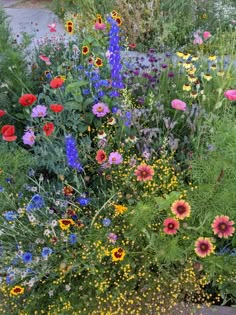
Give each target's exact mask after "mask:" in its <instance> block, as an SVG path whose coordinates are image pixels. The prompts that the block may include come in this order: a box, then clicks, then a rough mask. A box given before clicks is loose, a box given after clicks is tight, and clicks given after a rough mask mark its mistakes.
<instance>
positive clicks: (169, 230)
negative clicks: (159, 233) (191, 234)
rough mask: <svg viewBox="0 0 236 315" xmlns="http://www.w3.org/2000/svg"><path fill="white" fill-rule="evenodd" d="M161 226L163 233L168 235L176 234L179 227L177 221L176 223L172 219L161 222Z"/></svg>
mask: <svg viewBox="0 0 236 315" xmlns="http://www.w3.org/2000/svg"><path fill="white" fill-rule="evenodd" d="M163 225H164V229H163V231H164V232H165V233H166V234H169V235H171V234H176V233H177V232H178V229H179V226H180V225H179V221H177V220H176V219H173V218H167V219H165V220H164V222H163Z"/></svg>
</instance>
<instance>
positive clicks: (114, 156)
mask: <svg viewBox="0 0 236 315" xmlns="http://www.w3.org/2000/svg"><path fill="white" fill-rule="evenodd" d="M108 161H109V163H110V164H117V165H118V164H120V163H122V161H123V158H122V155H121V154H120V153H118V152H111V153H110V155H109V159H108Z"/></svg>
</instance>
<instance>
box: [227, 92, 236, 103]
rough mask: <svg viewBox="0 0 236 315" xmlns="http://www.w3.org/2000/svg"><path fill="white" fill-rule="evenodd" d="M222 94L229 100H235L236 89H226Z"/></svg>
mask: <svg viewBox="0 0 236 315" xmlns="http://www.w3.org/2000/svg"><path fill="white" fill-rule="evenodd" d="M224 96H225V97H226V98H227V99H228V100H230V101H235V100H236V90H228V91H226V92H224Z"/></svg>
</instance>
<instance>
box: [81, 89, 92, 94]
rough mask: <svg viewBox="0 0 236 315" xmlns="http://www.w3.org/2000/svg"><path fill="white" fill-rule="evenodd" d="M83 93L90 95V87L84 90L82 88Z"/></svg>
mask: <svg viewBox="0 0 236 315" xmlns="http://www.w3.org/2000/svg"><path fill="white" fill-rule="evenodd" d="M82 93H83V94H84V95H88V94H90V90H89V89H83V90H82Z"/></svg>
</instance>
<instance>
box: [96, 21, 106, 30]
mask: <svg viewBox="0 0 236 315" xmlns="http://www.w3.org/2000/svg"><path fill="white" fill-rule="evenodd" d="M94 28H95V30H105V28H106V25H105V24H104V23H99V22H96V23H95V24H94Z"/></svg>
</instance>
